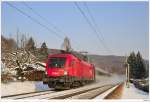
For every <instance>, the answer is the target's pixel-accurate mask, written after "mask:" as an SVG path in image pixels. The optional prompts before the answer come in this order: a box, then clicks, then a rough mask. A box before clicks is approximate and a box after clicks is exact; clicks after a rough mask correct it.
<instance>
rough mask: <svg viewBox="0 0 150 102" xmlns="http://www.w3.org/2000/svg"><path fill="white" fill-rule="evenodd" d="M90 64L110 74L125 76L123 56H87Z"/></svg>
mask: <svg viewBox="0 0 150 102" xmlns="http://www.w3.org/2000/svg"><path fill="white" fill-rule="evenodd" d="M89 58H90V62H91V63H93V64H94V65H95V66H96V67H99V68H101V69H104V70H105V71H108V72H110V73H117V74H125V67H124V62H125V57H123V56H113V55H109V56H104V55H89Z"/></svg>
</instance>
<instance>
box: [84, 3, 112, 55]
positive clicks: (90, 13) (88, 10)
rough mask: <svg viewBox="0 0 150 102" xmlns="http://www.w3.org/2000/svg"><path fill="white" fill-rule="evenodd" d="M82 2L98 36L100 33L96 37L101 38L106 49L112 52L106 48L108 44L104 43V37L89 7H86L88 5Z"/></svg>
mask: <svg viewBox="0 0 150 102" xmlns="http://www.w3.org/2000/svg"><path fill="white" fill-rule="evenodd" d="M83 3H84V6H85V8H86V9H87V12H88V14H89V16H90V18H91V20H92V22H93V26H95V28H96V30H97V33H98V36H99V35H101V36H99V37H98V38H99V39H100V38H101V40H102V42H103V44H104V46H105V48H106V49H107V50H109V51H110V52H111V53H112V51H111V50H110V48H108V46H107V45H106V43H105V40H104V37H103V35H102V32H101V31H100V30H99V28H98V25H97V23H96V21H95V19H94V17H93V15H92V12H91V11H90V8H89V7H88V5H87V3H86V2H83Z"/></svg>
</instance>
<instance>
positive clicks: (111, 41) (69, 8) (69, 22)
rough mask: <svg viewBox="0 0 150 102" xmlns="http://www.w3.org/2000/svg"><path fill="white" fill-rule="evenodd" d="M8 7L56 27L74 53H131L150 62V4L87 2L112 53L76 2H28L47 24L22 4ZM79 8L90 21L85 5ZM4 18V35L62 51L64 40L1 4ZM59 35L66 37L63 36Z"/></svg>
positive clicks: (16, 3) (13, 3) (3, 3)
mask: <svg viewBox="0 0 150 102" xmlns="http://www.w3.org/2000/svg"><path fill="white" fill-rule="evenodd" d="M9 3H11V4H12V5H14V6H16V7H17V8H19V9H20V10H22V11H23V12H25V13H27V14H28V15H30V16H32V17H33V18H35V19H37V20H38V21H39V22H41V23H42V24H44V25H46V26H47V27H48V28H50V29H53V27H52V25H51V24H50V23H52V24H53V25H55V26H57V28H59V29H60V30H61V31H62V32H64V33H65V35H67V36H68V37H69V38H70V40H71V44H72V47H73V48H74V49H75V50H81V51H88V52H89V53H92V54H99V55H119V56H122V55H123V56H124V55H126V54H129V53H130V52H131V51H135V52H137V51H140V52H141V54H142V56H143V57H144V58H146V59H148V52H149V48H148V40H149V37H148V36H149V33H148V32H149V31H148V29H149V28H148V2H86V3H87V5H88V7H89V9H90V11H91V13H92V15H93V17H94V19H95V21H96V23H97V25H98V29H99V30H100V31H101V34H102V36H103V38H104V42H105V44H106V45H107V46H108V47H109V49H111V52H108V51H106V49H105V48H104V47H103V45H102V44H101V43H100V42H99V40H98V38H97V37H96V35H95V34H94V33H95V32H93V30H92V29H91V28H90V26H89V25H88V23H87V22H86V20H85V18H84V17H83V16H82V15H81V13H80V11H79V10H78V9H77V7H76V6H75V4H74V2H26V3H27V4H28V5H29V6H30V7H32V8H33V9H34V10H35V11H36V12H38V13H39V14H40V15H41V16H43V17H44V18H45V19H46V20H47V22H45V21H44V20H43V19H41V18H40V17H39V16H37V15H35V14H34V13H33V12H32V11H31V10H30V9H29V8H27V7H26V6H25V5H24V4H23V3H22V2H9ZM78 5H79V6H80V7H81V9H82V10H83V11H84V12H85V13H86V16H87V17H88V18H90V16H89V15H88V12H87V9H86V8H85V6H84V4H83V2H80V3H79V2H78ZM1 17H2V34H3V35H5V36H6V37H10V36H11V37H15V36H16V32H17V29H19V31H20V32H22V33H25V34H27V35H28V36H33V37H34V39H35V40H36V43H37V46H40V45H41V43H42V42H46V43H47V45H48V47H49V48H60V46H61V44H62V42H63V39H60V38H58V37H57V36H56V35H55V34H54V33H53V32H50V31H48V30H46V29H45V28H43V27H41V26H40V25H38V24H37V23H35V22H33V21H32V20H30V19H29V18H28V17H26V16H24V15H22V14H21V13H20V12H18V11H17V10H16V9H14V8H12V7H10V6H9V5H7V4H6V2H2V16H1ZM58 33H59V34H60V35H61V36H63V37H65V35H64V33H61V32H58ZM100 36H101V35H100Z"/></svg>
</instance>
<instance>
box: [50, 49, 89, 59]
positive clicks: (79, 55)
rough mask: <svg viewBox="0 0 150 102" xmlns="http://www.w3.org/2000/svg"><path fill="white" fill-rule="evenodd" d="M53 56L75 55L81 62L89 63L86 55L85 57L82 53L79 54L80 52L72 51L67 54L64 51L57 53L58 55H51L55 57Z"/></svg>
mask: <svg viewBox="0 0 150 102" xmlns="http://www.w3.org/2000/svg"><path fill="white" fill-rule="evenodd" d="M53 55H63V56H64V55H73V56H75V57H76V58H78V59H80V60H84V61H87V56H86V55H83V54H81V53H78V52H75V51H71V52H66V51H64V50H61V52H60V53H57V54H51V55H50V56H53Z"/></svg>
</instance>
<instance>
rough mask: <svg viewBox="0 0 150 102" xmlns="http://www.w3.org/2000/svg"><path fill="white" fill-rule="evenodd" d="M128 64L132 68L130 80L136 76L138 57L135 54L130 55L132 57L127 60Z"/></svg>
mask: <svg viewBox="0 0 150 102" xmlns="http://www.w3.org/2000/svg"><path fill="white" fill-rule="evenodd" d="M127 63H128V64H129V67H130V78H135V76H136V55H135V53H134V52H132V53H131V54H130V56H129V57H128V59H127Z"/></svg>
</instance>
